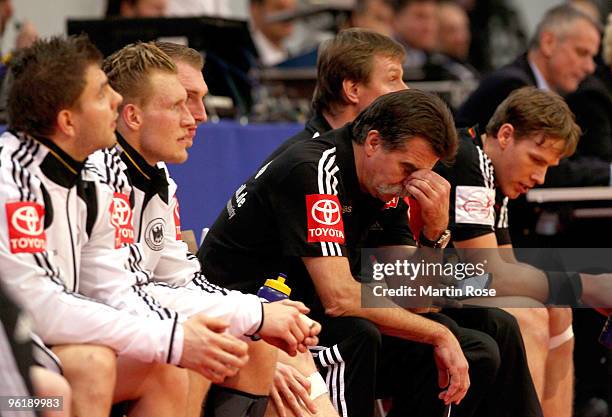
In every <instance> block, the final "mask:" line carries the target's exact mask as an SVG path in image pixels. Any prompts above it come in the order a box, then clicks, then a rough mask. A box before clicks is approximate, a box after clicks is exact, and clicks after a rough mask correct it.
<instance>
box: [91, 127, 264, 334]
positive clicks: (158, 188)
mask: <svg viewBox="0 0 612 417" xmlns="http://www.w3.org/2000/svg"><path fill="white" fill-rule="evenodd" d="M118 142H119V146H118V147H116V148H113V149H109V150H102V151H98V152H95V153H94V154H93V155H91V156H90V157H89V158H88V160H87V165H88V166H89V165H90V166H91V167H92V170H94V171H96V172H97V173H98V175H99V181H101V182H103V183H105V184H108V185H109V186H111V187H112V188H113V189H114V191H115V192H121V193H128V194H129V195H130V198H129V200H130V202H131V204H132V206H133V223H134V239H135V244H134V245H126V246H130V247H133V246H137V247H138V248H139V250H135V249H134V248H132V249H133V251H132V252H133V254H135V255H138V256H139V257H140V258H138V259H137V258H136V257H132V261H131V262H130V263H129V264H128V268H129V269H131V270H132V271H134V272H135V273H144V274H145V275H146V276H147V281H146V282H137V283H135V284H136V285H135V290H136V291H139V292H142V293H143V294H146V295H147V296H148V297H149V298H152V299H153V300H154V301H155V302H157V303H158V304H160V305H162V306H163V307H164V309H166V310H169V311H176V312H178V313H180V314H181V315H182V316H185V317H189V316H191V315H194V314H197V313H205V314H207V315H208V316H211V317H217V318H222V319H224V320H226V321H227V322H228V323H229V328H228V331H229V332H230V333H231V334H233V335H235V336H237V337H244V335H245V334H252V333H254V332H255V331H256V330H257V328H258V327H259V324H260V323H261V319H262V317H261V311H262V310H261V302H260V300H259V298H258V297H256V296H254V295H252V294H242V293H240V292H237V291H230V290H227V289H225V288H222V287H219V286H217V285H213V284H211V283H210V282H208V280H206V278H205V277H204V275H203V274H202V272H201V267H200V263H199V261H198V259H197V258H196V257H195V256H194V255H193V254H191V253H189V251H188V249H187V245H186V244H185V243H184V242H183V241H182V240H181V229H180V211H179V204H178V200H177V197H176V191H177V185H176V183H175V182H174V180H172V178H170V176H169V173H168V170H167V168H166V166H165V164H164V163H158V164H157V165H156V166H151V165H149V164H148V163H147V162H146V161H145V160H144V158H143V157H142V156H141V155H140V154H139V153H138V152H136V150H135V149H134V148H133V147H131V146H130V145H129V143H127V141H125V139H124V138H122V137H121V136H120V135H118ZM124 184H128V186H124ZM128 187H129V191H127V189H128ZM140 268H142V270H139V269H140ZM203 297H205V298H203Z"/></svg>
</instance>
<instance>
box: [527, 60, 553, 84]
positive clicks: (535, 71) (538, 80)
mask: <svg viewBox="0 0 612 417" xmlns="http://www.w3.org/2000/svg"><path fill="white" fill-rule="evenodd" d="M527 62H528V63H529V67H530V68H531V71H533V75H534V76H535V79H536V87H538V88H539V89H540V90H544V91H551V88H550V86H549V85H548V83H547V82H546V80H545V79H544V76H543V75H542V73H541V72H540V70H539V69H538V66H537V65H536V64H534V63H533V61H531V60H530V59H527Z"/></svg>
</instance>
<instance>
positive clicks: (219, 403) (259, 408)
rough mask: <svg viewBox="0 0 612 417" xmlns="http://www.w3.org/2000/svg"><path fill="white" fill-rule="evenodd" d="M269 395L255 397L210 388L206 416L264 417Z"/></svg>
mask: <svg viewBox="0 0 612 417" xmlns="http://www.w3.org/2000/svg"><path fill="white" fill-rule="evenodd" d="M268 398H269V397H268V396H267V395H253V394H249V393H247V392H243V391H238V390H234V389H231V388H224V387H219V386H217V385H213V386H211V387H210V391H209V392H208V397H207V398H206V403H205V405H204V416H206V417H226V416H232V417H234V416H235V417H246V416H249V417H263V415H264V414H265V412H266V408H267V406H268Z"/></svg>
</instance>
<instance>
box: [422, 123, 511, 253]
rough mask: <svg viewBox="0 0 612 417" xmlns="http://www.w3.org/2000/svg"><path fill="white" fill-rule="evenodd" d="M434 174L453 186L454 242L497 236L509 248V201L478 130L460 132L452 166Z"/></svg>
mask: <svg viewBox="0 0 612 417" xmlns="http://www.w3.org/2000/svg"><path fill="white" fill-rule="evenodd" d="M434 170H435V171H436V172H437V173H438V174H440V175H441V176H443V177H444V178H445V179H446V180H447V181H448V182H449V183H450V184H451V195H450V213H449V228H450V230H451V231H452V238H453V240H454V241H459V242H460V241H463V240H468V239H472V238H476V237H478V236H483V235H486V234H489V233H495V236H496V237H497V243H498V245H508V244H511V243H512V241H511V239H510V231H509V229H508V197H506V196H504V195H503V194H502V192H501V190H500V189H499V188H498V187H497V185H496V183H495V171H494V169H493V164H492V163H491V160H490V159H489V157H488V156H487V155H486V154H485V153H484V150H483V146H482V141H481V138H480V135H479V134H478V131H477V129H476V128H474V127H473V128H469V129H462V130H460V131H459V150H458V152H457V157H456V159H455V162H454V164H453V165H452V166H445V165H443V164H441V163H439V164H438V165H437V166H436V167H435V168H434Z"/></svg>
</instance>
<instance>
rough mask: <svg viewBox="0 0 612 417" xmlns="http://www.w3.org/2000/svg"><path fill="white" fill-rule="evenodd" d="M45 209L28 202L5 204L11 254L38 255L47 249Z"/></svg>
mask: <svg viewBox="0 0 612 417" xmlns="http://www.w3.org/2000/svg"><path fill="white" fill-rule="evenodd" d="M44 219H45V208H44V207H43V206H42V205H40V204H36V203H33V202H30V201H20V202H16V203H7V204H6V220H7V223H8V229H9V247H10V248H11V253H39V252H44V251H45V248H46V247H47V235H46V233H45V226H44Z"/></svg>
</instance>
